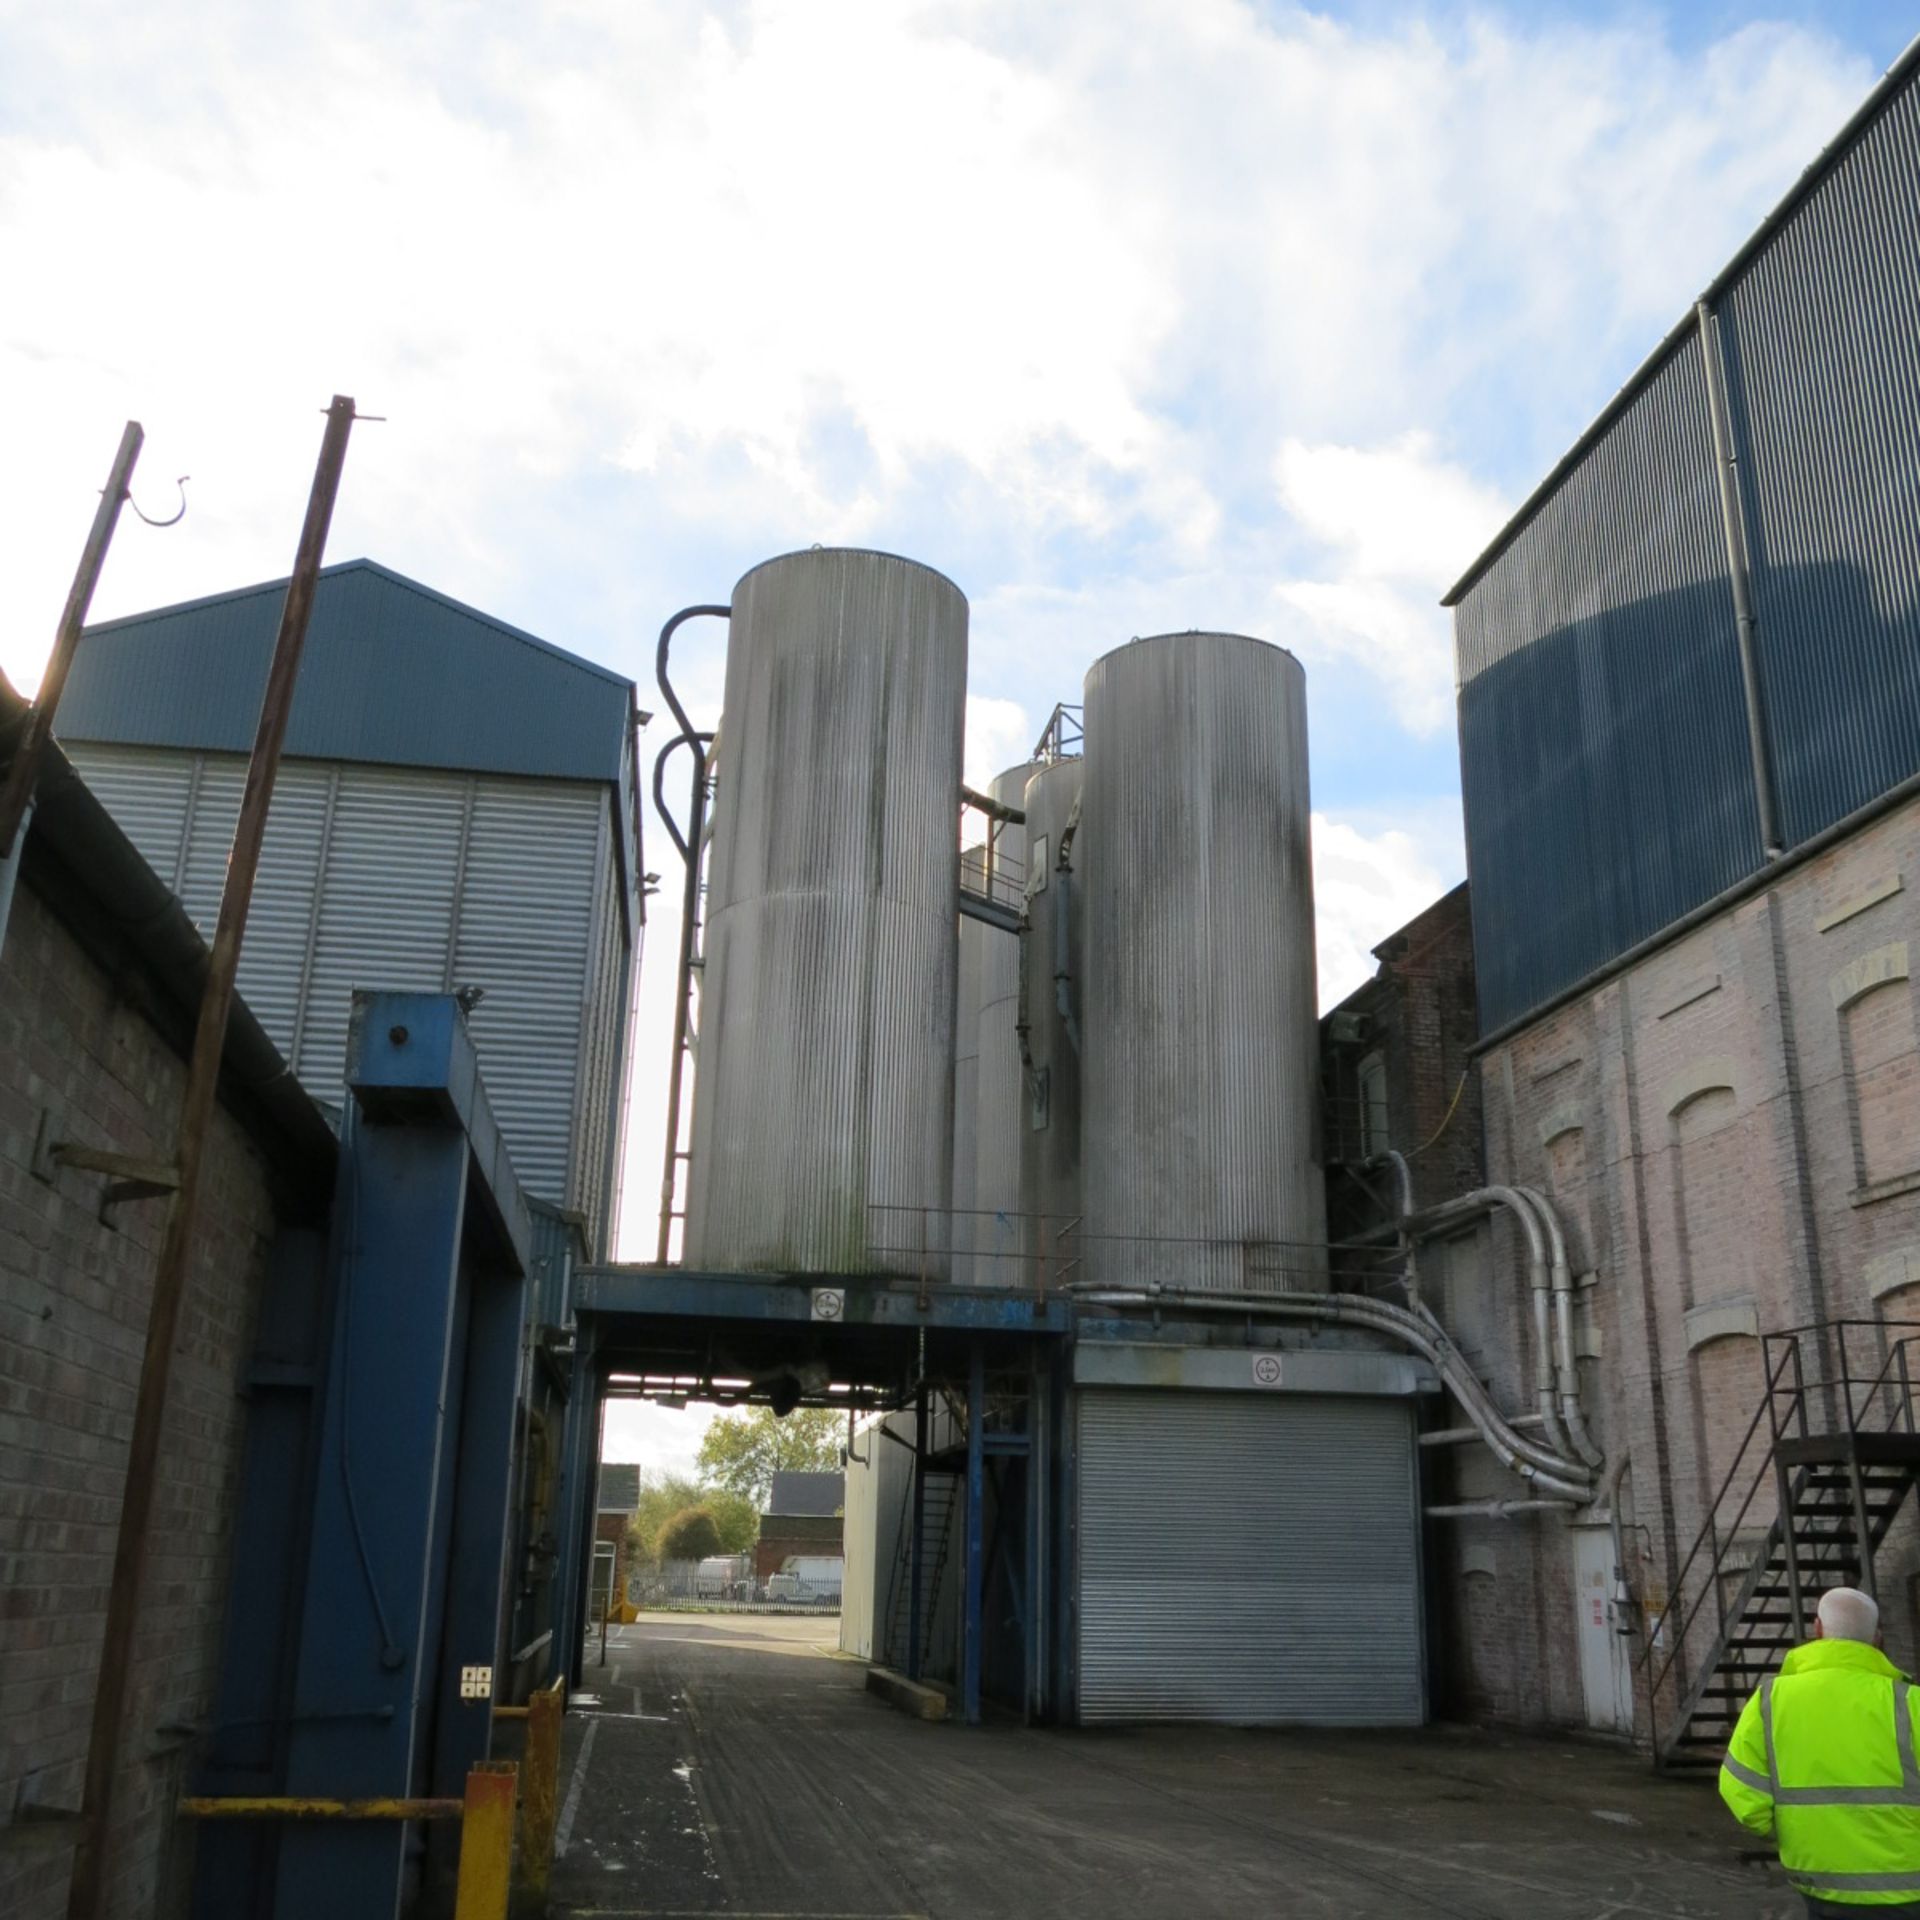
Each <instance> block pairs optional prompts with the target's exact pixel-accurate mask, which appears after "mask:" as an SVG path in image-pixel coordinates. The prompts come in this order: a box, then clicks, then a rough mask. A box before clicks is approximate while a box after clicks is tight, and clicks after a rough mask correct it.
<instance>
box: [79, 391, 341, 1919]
mask: <svg viewBox="0 0 1920 1920" xmlns="http://www.w3.org/2000/svg"><path fill="white" fill-rule="evenodd" d="M352 429H353V402H352V400H351V399H349V398H347V397H346V396H345V395H343V394H335V395H334V398H333V404H332V405H331V406H330V407H329V408H328V409H327V428H326V433H325V435H324V437H323V438H322V440H321V443H320V460H319V465H318V466H317V468H316V469H315V472H314V476H313V491H312V493H311V495H310V496H309V498H308V501H307V518H306V524H305V525H304V526H303V527H302V528H301V530H300V545H299V549H298V551H297V552H296V554H295V556H294V563H293V577H292V579H290V580H289V581H288V582H287V599H286V605H285V606H284V607H283V608H282V609H281V613H280V633H279V637H278V638H277V639H276V641H275V642H274V649H273V663H272V665H271V666H270V667H269V668H268V669H267V689H266V693H265V696H264V697H263V698H262V700H261V703H260V725H259V729H258V731H257V732H256V733H255V735H254V742H253V758H252V759H251V760H250V761H249V762H248V764H247V783H246V787H245V789H244V791H243V792H242V794H241V799H240V817H239V820H238V822H237V823H236V825H235V827H234V831H233V851H232V852H231V853H230V854H229V855H228V858H227V883H226V887H225V890H224V891H223V892H222V894H221V896H220V917H219V919H218V921H217V922H216V923H215V926H214V934H213V953H212V957H211V959H210V960H209V962H208V966H207V984H206V990H205V992H204V994H203V996H202V998H201V1002H200V1024H199V1026H198V1028H197V1029H196V1030H195V1033H194V1036H193V1054H192V1057H191V1059H190V1060H189V1061H188V1065H187V1086H186V1092H185V1094H184V1096H183V1097H182V1099H181V1103H180V1131H179V1137H178V1144H177V1146H176V1149H175V1169H176V1171H177V1173H178V1176H179V1181H180V1184H179V1187H178V1188H177V1189H176V1191H175V1193H174V1196H173V1203H172V1205H171V1207H170V1208H169V1209H168V1213H167V1228H166V1237H165V1238H164V1240H163V1241H162V1242H161V1246H160V1260H159V1265H158V1266H157V1268H156V1269H155V1272H154V1280H153V1301H152V1305H151V1306H150V1307H149V1309H148V1314H147V1344H146V1351H145V1353H144V1354H143V1355H142V1357H141V1362H140V1386H139V1392H138V1396H137V1398H136V1399H135V1401H134V1409H133V1431H132V1434H131V1437H130V1438H129V1441H128V1445H127V1482H126V1489H125V1492H124V1494H123V1496H122V1498H121V1502H120V1526H119V1532H118V1536H117V1538H116V1539H115V1542H114V1554H113V1581H112V1584H111V1586H110V1587H109V1588H108V1590H107V1621H106V1631H105V1635H104V1639H103V1643H102V1646H101V1650H100V1677H99V1680H98V1682H97V1683H96V1685H95V1689H94V1697H93V1728H92V1732H91V1734H90V1735H89V1738H88V1744H87V1768H86V1783H85V1786H84V1788H83V1789H82V1795H81V1803H80V1838H79V1842H78V1844H77V1845H76V1847H75V1849H74V1857H73V1877H72V1879H71V1881H70V1882H69V1883H68V1893H67V1916H68V1920H97V1916H98V1915H99V1913H100V1912H101V1910H102V1901H103V1899H104V1896H105V1892H106V1877H105V1873H104V1868H105V1864H106V1859H107V1852H108V1848H109V1845H110V1843H111V1837H112V1836H111V1820H112V1813H113V1788H114V1772H115V1767H116V1762H117V1760H118V1758H119V1748H120V1723H121V1720H122V1718H123V1717H124V1715H125V1713H126V1704H127V1691H128V1686H129V1683H130V1682H131V1680H132V1675H133V1635H134V1628H135V1625H136V1624H137V1622H138V1620H139V1614H140V1600H141V1591H142V1588H143V1586H144V1583H145V1576H146V1566H147V1535H148V1526H149V1522H150V1521H151V1519H152V1516H153V1495H154V1488H155V1486H156V1484H157V1482H158V1477H159V1466H160V1448H161V1437H162V1436H161V1429H162V1425H163V1422H164V1419H165V1415H166V1408H167V1387H168V1384H169V1377H170V1374H171V1372H172V1366H173V1349H174V1343H175V1341H176V1339H177V1338H178V1333H179V1325H180V1308H181V1304H182V1302H183V1300H184V1298H185V1295H186V1288H187V1278H188V1265H189V1261H190V1259H191V1257H192V1254H193V1236H194V1227H195V1225H196V1224H197V1219H198V1214H199V1203H200V1175H201V1169H202V1164H203V1161H204V1158H205V1152H206V1144H207V1135H208V1132H209V1131H210V1129H211V1126H212V1122H213V1114H214V1102H215V1098H216V1096H217V1094H218V1091H219V1084H220V1059H221V1055H222V1053H223V1052H224V1051H225V1047H226V1038H227V1016H228V1014H229V1013H230V1012H231V1010H232V1007H233V983H234V975H235V973H236V972H237V971H238V969H239V965H240V943H241V939H242V937H243V936H244V935H245V933H246V930H247V909H248V907H249V906H250V904H251V903H252V900H253V882H254V875H255V873H256V872H257V870H258V868H259V864H260V843H261V841H262V840H263V838H264V837H265V835H266V830H267V807H268V804H269V803H270V802H271V800H272V798H273V782H274V776H275V775H276V774H277V773H278V771H279V768H280V749H281V745H282V743H283V742H284V741H285V739H286V734H287V717H288V715H289V713H290V712H291V711H292V708H293V690H294V684H295V681H296V679H297V678H298V675H299V672H300V652H301V649H302V647H303V646H304V645H305V643H306V638H307V622H308V620H309V618H310V617H311V615H312V613H313V595H314V587H315V584H316V582H317V581H318V579H319V575H320V560H321V556H322V555H323V554H324V553H325V552H326V546H327V528H328V525H329V524H330V522H331V521H332V519H333V503H334V500H335V497H336V496H337V495H338V493H339V490H340V473H341V469H342V468H343V467H344V466H345V464H346V458H347V436H348V435H349V433H351V431H352Z"/></svg>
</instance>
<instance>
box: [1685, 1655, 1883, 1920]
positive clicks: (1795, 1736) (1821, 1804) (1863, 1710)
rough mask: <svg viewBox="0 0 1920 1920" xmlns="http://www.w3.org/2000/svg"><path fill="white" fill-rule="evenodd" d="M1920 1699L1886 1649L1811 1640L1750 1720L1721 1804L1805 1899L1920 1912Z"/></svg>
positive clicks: (1791, 1658) (1750, 1709)
mask: <svg viewBox="0 0 1920 1920" xmlns="http://www.w3.org/2000/svg"><path fill="white" fill-rule="evenodd" d="M1917 1695H1920V1689H1916V1688H1915V1687H1914V1686H1913V1685H1912V1684H1911V1683H1910V1682H1909V1681H1908V1679H1907V1677H1906V1675H1905V1674H1903V1673H1901V1672H1900V1670H1899V1669H1898V1668H1897V1667H1895V1666H1894V1665H1893V1663H1892V1662H1891V1661H1890V1660H1889V1659H1888V1658H1887V1657H1886V1655H1885V1654H1883V1653H1882V1652H1881V1651H1880V1650H1879V1648H1877V1647H1869V1646H1867V1645H1865V1644H1863V1643H1862V1642H1861V1641H1858V1640H1813V1641H1810V1642H1808V1644H1807V1645H1806V1646H1804V1647H1795V1648H1794V1650H1793V1651H1792V1652H1791V1653H1790V1654H1788V1655H1787V1658H1786V1662H1785V1664H1784V1665H1783V1666H1782V1667H1781V1669H1780V1671H1779V1673H1778V1674H1776V1675H1774V1676H1773V1677H1772V1678H1770V1679H1767V1680H1763V1681H1762V1682H1761V1683H1760V1691H1759V1692H1758V1693H1756V1694H1755V1695H1754V1696H1753V1698H1752V1699H1751V1700H1749V1701H1748V1702H1747V1704H1746V1707H1745V1708H1744V1709H1743V1710H1742V1712H1741V1715H1740V1720H1739V1724H1738V1725H1737V1726H1736V1727H1735V1728H1734V1730H1733V1741H1732V1744H1731V1745H1730V1746H1729V1747H1728V1748H1727V1757H1726V1761H1725V1763H1724V1765H1722V1767H1721V1769H1720V1797H1721V1799H1723V1800H1724V1801H1725V1802H1726V1803H1727V1805H1728V1806H1729V1807H1731V1808H1732V1809H1733V1814H1734V1817H1735V1818H1736V1819H1737V1820H1738V1821H1739V1822H1740V1824H1741V1825H1742V1826H1743V1827H1749V1828H1751V1829H1752V1830H1753V1831H1754V1832H1755V1833H1759V1834H1766V1835H1769V1836H1771V1837H1772V1838H1773V1840H1774V1841H1775V1843H1776V1844H1777V1845H1778V1847H1779V1849H1780V1864H1781V1866H1782V1867H1784V1868H1785V1869H1786V1873H1787V1878H1788V1879H1789V1880H1791V1881H1792V1882H1793V1884H1794V1885H1795V1886H1796V1887H1797V1888H1798V1889H1799V1890H1800V1891H1801V1892H1802V1893H1811V1894H1817V1895H1818V1896H1819V1897H1820V1898H1821V1899H1822V1900H1830V1901H1834V1902H1836V1903H1838V1904H1840V1905H1843V1906H1862V1907H1874V1906H1897V1905H1899V1904H1900V1903H1901V1902H1902V1901H1920V1763H1917V1762H1916V1761H1915V1758H1914V1751H1915V1749H1914V1726H1915V1709H1916V1696H1917Z"/></svg>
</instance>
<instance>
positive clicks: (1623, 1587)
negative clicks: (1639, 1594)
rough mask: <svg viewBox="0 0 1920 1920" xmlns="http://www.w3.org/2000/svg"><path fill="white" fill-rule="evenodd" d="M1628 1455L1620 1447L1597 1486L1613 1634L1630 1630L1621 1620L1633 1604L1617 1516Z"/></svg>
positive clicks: (1622, 1525)
mask: <svg viewBox="0 0 1920 1920" xmlns="http://www.w3.org/2000/svg"><path fill="white" fill-rule="evenodd" d="M1632 1458H1633V1453H1632V1450H1631V1449H1630V1448H1627V1447H1622V1448H1621V1449H1620V1451H1619V1452H1618V1453H1617V1454H1616V1455H1615V1456H1614V1461H1613V1465H1612V1466H1611V1467H1609V1468H1608V1469H1607V1478H1606V1484H1605V1486H1604V1487H1603V1488H1602V1489H1601V1498H1602V1499H1603V1500H1605V1501H1606V1503H1607V1531H1608V1533H1609V1534H1611V1536H1612V1538H1613V1592H1612V1593H1611V1594H1609V1595H1608V1596H1607V1598H1608V1603H1609V1605H1611V1606H1612V1607H1613V1608H1614V1609H1615V1614H1616V1618H1615V1620H1614V1631H1615V1632H1616V1633H1626V1632H1629V1631H1630V1628H1629V1627H1628V1626H1624V1625H1622V1624H1621V1622H1622V1621H1624V1620H1625V1619H1626V1618H1627V1615H1628V1614H1629V1612H1630V1611H1631V1609H1632V1607H1633V1593H1632V1590H1631V1589H1630V1588H1629V1587H1628V1585H1627V1529H1626V1523H1625V1521H1623V1520H1622V1519H1621V1517H1620V1484H1621V1482H1622V1481H1623V1480H1624V1479H1625V1478H1626V1474H1627V1463H1628V1462H1629V1461H1630V1460H1631V1459H1632Z"/></svg>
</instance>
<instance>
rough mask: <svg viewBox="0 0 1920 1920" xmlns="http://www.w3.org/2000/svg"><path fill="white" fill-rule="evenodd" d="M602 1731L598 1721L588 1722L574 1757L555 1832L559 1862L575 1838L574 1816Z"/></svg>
mask: <svg viewBox="0 0 1920 1920" xmlns="http://www.w3.org/2000/svg"><path fill="white" fill-rule="evenodd" d="M599 1731H600V1722H599V1720H598V1719H592V1720H589V1721H588V1722H587V1733H586V1738H585V1739H583V1740H582V1741H581V1742H580V1751H579V1753H578V1754H577V1755H576V1756H575V1757H574V1762H573V1778H572V1779H571V1780H570V1781H569V1782H568V1783H567V1804H566V1805H565V1806H564V1807H562V1808H561V1809H560V1824H559V1825H558V1826H557V1827H556V1828H554V1830H553V1857H554V1858H555V1859H556V1860H558V1859H559V1858H560V1857H561V1856H562V1855H563V1854H564V1853H565V1852H566V1850H567V1843H568V1842H569V1841H570V1840H571V1839H572V1838H573V1820H574V1815H575V1814H577V1813H578V1812H579V1811H580V1794H581V1791H582V1789H583V1788H584V1787H585V1786H586V1784H587V1761H588V1759H589V1758H590V1757H591V1755H592V1753H593V1737H594V1735H595V1734H597V1733H598V1732H599Z"/></svg>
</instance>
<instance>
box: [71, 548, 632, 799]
mask: <svg viewBox="0 0 1920 1920" xmlns="http://www.w3.org/2000/svg"><path fill="white" fill-rule="evenodd" d="M286 592H287V583H286V581H284V580H271V581H268V582H266V583H265V584H264V585H262V586H257V587H243V588H240V589H239V590H237V591H235V592H232V593H220V594H214V595H212V596H211V597H209V598H207V599H204V600H190V601H188V602H186V603H185V604H184V605H181V606H173V607H159V608H156V609H154V610H153V611H152V612H150V613H139V614H133V615H130V616H129V617H128V618H126V619H123V620H103V621H101V622H100V623H99V624H98V625H96V626H93V627H89V628H88V629H87V636H86V640H85V642H84V644H83V645H82V646H81V647H80V648H79V650H78V652H77V653H76V655H75V657H74V664H73V674H72V677H71V679H69V681H68V682H67V688H66V692H65V695H64V696H63V698H62V700H61V703H60V719H59V728H58V731H59V733H60V735H61V737H62V738H64V739H68V740H92V741H109V742H114V743H117V744H122V745H135V746H166V747H182V748H191V749H198V750H202V751H206V752H221V753H245V752H247V751H248V750H249V749H250V748H251V747H252V745H253V735H254V728H255V726H256V724H257V723H258V720H259V716H260V697H261V693H262V691H263V689H264V688H265V685H266V678H267V664H268V661H269V659H270V658H271V656H272V652H273V642H274V636H275V634H276V632H277V631H278V629H279V623H280V610H281V607H282V605H283V603H284V602H285V599H286ZM632 701H633V684H632V682H631V681H628V680H625V679H623V678H622V677H621V676H620V675H619V674H616V673H611V672H609V671H608V670H607V669H606V668H604V667H598V666H595V665H594V664H593V663H592V662H591V661H588V660H582V659H579V658H577V657H576V656H575V655H573V654H570V653H564V652H562V651H561V649H560V648H558V647H555V646H551V645H549V644H548V643H547V642H546V641H544V640H540V639H536V638H535V637H534V635H532V634H530V633H523V632H521V631H520V629H519V628H517V627H510V626H508V625H507V624H506V622H505V621H502V620H496V619H494V618H493V617H492V616H491V615H489V614H484V613H480V612H478V611H476V610H475V609H474V608H472V607H467V606H462V605H461V604H460V602H459V601H457V600H450V599H448V598H447V596H446V595H445V594H441V593H435V592H434V591H433V590H432V588H430V587H423V586H421V585H420V584H419V582H418V581H414V580H409V579H406V578H405V577H404V576H403V575H401V574H397V573H394V572H392V571H390V570H389V569H388V568H386V567H382V566H379V565H376V564H375V563H374V562H373V561H371V560H348V561H346V562H344V563H342V564H341V565H339V566H333V567H326V568H324V569H322V571H321V574H320V583H319V586H318V588H317V590H316V592H315V595H314V604H313V621H312V625H311V626H310V627H309V629H308V632H307V643H306V651H305V653H304V655H303V657H302V660H301V665H300V684H299V687H298V689H297V691H296V692H295V695H294V702H293V715H292V719H291V721H290V723H289V726H288V732H287V742H286V751H287V752H288V753H289V754H293V755H297V756H300V757H302V758H306V759H313V760H366V761H377V762H381V763H384V764H388V765H396V766H410V767H451V768H458V769H461V770H463V771H468V772H486V773H513V774H529V775H534V776H538V777H544V778H548V779H575V780H606V781H611V782H613V783H615V784H620V783H621V781H622V774H623V769H624V766H625V754H626V746H627V738H628V727H629V725H630V716H631V712H632Z"/></svg>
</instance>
